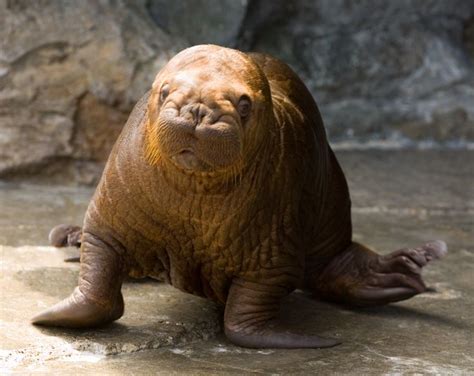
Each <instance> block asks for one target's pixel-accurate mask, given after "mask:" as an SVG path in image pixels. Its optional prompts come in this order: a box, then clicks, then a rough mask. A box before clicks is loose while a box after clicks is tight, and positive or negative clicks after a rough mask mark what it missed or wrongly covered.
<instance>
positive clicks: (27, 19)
mask: <svg viewBox="0 0 474 376" xmlns="http://www.w3.org/2000/svg"><path fill="white" fill-rule="evenodd" d="M198 43H217V44H222V45H227V46H231V47H238V48H240V49H243V50H257V51H263V52H268V53H270V54H273V55H275V56H277V57H280V58H282V59H283V60H285V61H286V62H288V63H289V64H290V65H291V66H292V67H293V68H294V69H295V70H296V71H297V73H298V74H300V75H301V77H302V78H303V80H304V81H305V82H306V84H307V86H308V87H309V89H310V90H311V92H312V93H313V95H314V97H315V98H316V100H317V101H318V103H319V107H320V110H321V112H322V115H323V119H324V121H325V124H326V127H327V129H328V133H329V136H330V140H331V141H332V142H333V143H335V144H336V146H337V147H344V148H347V147H349V148H353V147H358V148H361V147H362V148H363V147H370V146H373V145H376V146H391V147H403V146H432V145H435V146H441V147H452V146H457V147H466V146H469V145H470V146H472V145H473V143H474V106H473V105H472V104H473V103H474V1H472V0H453V1H445V0H426V1H415V0H400V1H393V2H380V1H377V0H363V1H353V0H351V1H347V0H317V1H312V0H298V1H284V0H275V1H271V2H270V1H264V0H242V1H231V0H223V1H217V0H196V1H191V0H185V1H171V0H140V1H130V0H117V1H113V0H103V1H100V2H82V1H81V2H68V1H65V0H61V1H47V0H42V1H37V2H29V1H23V0H17V1H11V0H0V178H5V179H13V178H14V179H18V180H25V179H32V180H35V181H38V180H41V181H49V182H58V181H62V182H66V183H73V184H74V183H82V184H94V183H95V182H96V181H97V179H98V177H99V176H100V172H101V170H102V167H103V164H104V161H105V159H106V158H107V155H108V154H109V152H110V149H111V147H112V145H113V143H114V141H115V138H116V137H117V135H118V133H119V132H120V130H121V128H122V126H123V124H124V122H125V120H126V118H127V116H128V113H129V111H130V110H131V108H132V107H133V104H134V103H135V102H136V100H137V99H138V98H139V97H140V96H141V95H142V94H143V93H144V92H145V91H146V90H147V89H148V88H149V86H150V85H151V82H152V81H153V78H154V76H155V74H156V73H157V71H158V70H159V69H160V67H161V66H163V65H164V64H165V63H166V61H167V60H168V59H169V58H170V57H171V56H173V55H174V54H175V53H176V52H178V51H179V50H181V49H183V48H185V47H187V46H189V45H191V44H198Z"/></svg>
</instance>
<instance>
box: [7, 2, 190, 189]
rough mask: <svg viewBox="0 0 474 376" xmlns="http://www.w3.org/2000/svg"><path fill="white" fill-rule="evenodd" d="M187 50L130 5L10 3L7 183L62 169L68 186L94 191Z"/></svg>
mask: <svg viewBox="0 0 474 376" xmlns="http://www.w3.org/2000/svg"><path fill="white" fill-rule="evenodd" d="M182 46H183V45H180V42H179V40H177V39H176V38H175V39H173V40H171V39H170V38H169V37H168V36H167V35H166V34H165V33H164V32H162V31H161V30H160V29H159V28H157V27H155V25H154V23H153V22H152V21H151V19H150V18H148V17H147V13H146V12H144V13H141V12H140V9H139V8H138V7H137V8H136V7H134V6H133V5H127V4H125V3H124V2H122V1H118V2H115V1H108V0H106V1H101V2H95V1H90V2H89V1H87V2H86V1H80V2H74V3H70V2H66V1H38V2H28V1H6V0H3V1H0V174H8V173H15V172H16V171H18V170H23V171H26V172H27V173H35V172H37V171H38V170H40V171H41V168H40V167H41V166H44V165H46V166H48V167H49V165H51V164H53V165H54V164H55V163H57V162H58V161H59V165H60V168H59V169H58V170H59V171H60V174H62V175H63V176H68V173H69V175H71V178H72V179H73V180H75V181H83V182H85V183H90V182H93V181H94V179H96V178H97V176H98V175H99V171H100V168H99V169H94V167H95V166H94V163H97V162H99V163H101V162H102V163H103V162H104V160H105V159H106V157H107V155H108V153H109V151H110V148H111V146H112V145H113V143H114V142H115V139H116V137H117V135H118V133H119V132H120V130H121V128H122V126H123V124H124V122H125V121H126V119H127V116H128V112H129V111H130V109H131V108H132V106H133V105H134V103H135V102H136V101H137V99H138V98H139V97H140V96H141V95H143V93H144V92H146V90H148V87H149V85H150V83H151V82H152V80H153V78H154V76H155V74H156V72H157V71H158V70H159V69H160V67H161V66H162V65H163V64H164V63H165V62H166V61H167V60H168V59H169V57H171V56H172V55H174V54H175V52H177V51H179V50H180V49H181V48H182ZM76 161H77V163H76V164H75V163H74V162H76ZM77 164H79V166H77ZM91 164H92V166H88V165H91ZM67 170H72V171H70V172H68V171H67ZM78 170H79V172H77V171H78ZM80 171H82V172H83V173H82V174H81V172H80ZM41 172H43V171H41ZM47 172H48V170H47V169H46V171H45V173H47Z"/></svg>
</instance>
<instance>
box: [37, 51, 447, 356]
mask: <svg viewBox="0 0 474 376" xmlns="http://www.w3.org/2000/svg"><path fill="white" fill-rule="evenodd" d="M50 239H51V242H52V243H53V245H55V246H67V245H75V246H80V248H81V257H80V261H81V271H80V277H79V283H78V287H77V288H76V289H75V290H74V292H73V293H72V294H71V295H70V296H69V297H68V298H66V299H65V300H63V301H61V302H59V303H58V304H57V305H55V306H53V307H51V308H50V309H48V310H46V311H44V312H42V313H40V314H39V315H37V316H36V317H34V318H33V323H34V324H37V325H47V326H64V327H93V326H99V325H103V324H106V323H108V322H111V321H113V320H117V319H118V318H120V316H121V315H122V314H123V310H124V303H123V298H122V294H121V292H120V289H121V284H122V281H123V279H124V278H125V277H126V276H127V275H129V276H132V277H136V278H141V277H145V276H149V277H153V278H156V279H159V280H161V281H164V282H167V283H170V284H172V285H173V286H175V287H176V288H178V289H180V290H182V291H185V292H188V293H191V294H195V295H199V296H203V297H206V298H209V299H212V300H214V301H217V302H219V303H222V304H224V305H225V314H224V330H225V333H226V335H227V337H228V338H229V339H230V340H231V341H232V342H234V343H235V344H238V345H241V346H246V347H273V348H278V347H280V348H298V347H330V346H334V345H336V344H337V343H338V342H337V341H336V340H332V339H326V338H321V337H319V336H317V335H314V334H308V333H306V332H305V333H298V332H295V331H293V330H291V328H287V327H285V325H284V324H283V323H281V322H280V321H279V319H278V311H279V307H280V300H281V299H282V298H283V297H284V296H286V295H287V294H289V293H291V291H293V290H294V289H296V288H300V289H304V290H309V291H311V292H312V293H313V294H314V295H315V296H317V297H318V298H320V299H324V300H330V301H336V302H338V303H344V304H352V305H359V306H367V305H381V304H387V303H390V302H395V301H399V300H404V299H408V298H410V297H412V296H414V295H416V294H418V293H421V292H424V291H425V290H426V287H425V284H424V283H423V280H422V278H421V270H422V268H423V267H424V266H425V265H426V264H427V263H428V262H429V261H431V260H434V259H437V258H439V257H441V256H443V255H444V254H445V253H446V245H445V244H444V243H443V242H441V241H432V242H429V243H426V244H424V245H422V246H420V247H416V248H406V249H402V250H399V251H395V252H393V253H391V254H389V255H388V256H380V255H378V254H376V253H375V252H373V251H371V250H369V249H367V248H366V247H364V246H362V245H359V244H357V243H354V242H352V229H351V216H350V197H349V192H348V188H347V183H346V180H345V178H344V174H343V172H342V170H341V168H340V167H339V164H338V162H337V160H336V158H335V156H334V154H333V152H332V150H331V148H330V147H329V144H328V142H327V139H326V135H325V130H324V127H323V123H322V120H321V116H320V114H319V111H318V108H317V106H316V103H315V102H314V100H313V98H312V96H311V94H310V93H309V91H308V90H307V88H306V87H305V85H304V84H303V83H302V81H301V80H300V79H299V78H298V76H297V75H296V74H295V73H294V72H293V71H292V70H291V69H290V68H289V67H288V66H287V65H286V64H284V63H282V62H281V61H279V60H277V59H275V58H272V57H270V56H267V55H263V54H253V53H250V54H245V53H242V52H240V51H237V50H232V49H228V48H223V47H219V46H213V45H203V46H195V47H192V48H189V49H186V50H184V51H182V52H181V53H179V54H178V55H176V56H175V57H174V58H173V59H171V61H170V62H169V63H168V64H167V65H166V66H165V67H164V68H163V69H162V70H161V71H160V72H159V73H158V75H157V77H156V79H155V81H154V83H153V86H152V89H151V90H150V91H149V92H148V93H147V94H145V95H144V96H143V97H142V99H141V100H140V101H139V102H138V103H137V105H136V106H135V108H134V110H133V112H132V114H131V115H130V118H129V120H128V122H127V124H126V125H125V127H124V129H123V131H122V133H121V135H120V137H119V139H118V140H117V142H116V144H115V146H114V148H113V150H112V153H111V155H110V157H109V160H108V162H107V165H106V168H105V170H104V173H103V176H102V179H101V181H100V183H99V185H98V187H97V190H96V192H95V194H94V197H93V199H92V201H91V203H90V205H89V207H88V209H87V212H86V216H85V220H84V224H83V228H82V235H81V232H80V229H78V228H77V227H74V226H66V225H60V226H58V227H56V228H55V229H53V230H52V232H51V234H50ZM157 310H159V307H157Z"/></svg>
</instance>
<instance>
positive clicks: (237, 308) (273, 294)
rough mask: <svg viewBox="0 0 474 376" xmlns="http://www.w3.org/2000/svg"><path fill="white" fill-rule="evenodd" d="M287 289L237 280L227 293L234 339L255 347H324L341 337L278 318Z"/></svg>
mask: <svg viewBox="0 0 474 376" xmlns="http://www.w3.org/2000/svg"><path fill="white" fill-rule="evenodd" d="M287 294H288V291H287V289H285V288H282V287H279V286H271V285H264V284H258V283H254V282H247V281H243V280H240V279H237V280H234V281H233V282H232V286H231V287H230V290H229V295H228V297H227V302H226V308H225V314H224V330H225V334H226V336H227V338H229V340H231V341H232V342H233V343H235V344H236V345H239V346H243V347H251V348H286V349H291V348H322V347H333V346H336V345H338V344H340V342H339V341H336V340H334V339H330V338H322V337H318V336H315V335H311V334H307V333H297V332H294V331H291V329H290V328H287V327H285V326H284V325H283V324H281V323H280V322H279V321H278V319H277V315H278V311H279V308H280V300H281V298H282V297H284V296H285V295H287Z"/></svg>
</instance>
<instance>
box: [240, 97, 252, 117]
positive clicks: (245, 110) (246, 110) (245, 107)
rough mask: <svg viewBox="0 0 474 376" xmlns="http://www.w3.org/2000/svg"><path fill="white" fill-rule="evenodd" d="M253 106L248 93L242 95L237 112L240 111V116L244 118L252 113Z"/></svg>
mask: <svg viewBox="0 0 474 376" xmlns="http://www.w3.org/2000/svg"><path fill="white" fill-rule="evenodd" d="M251 108H252V105H251V103H250V98H249V97H248V96H246V95H242V96H241V97H240V99H239V103H238V105H237V112H238V113H239V115H240V117H242V118H245V117H247V116H248V115H249V114H250V109H251Z"/></svg>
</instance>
